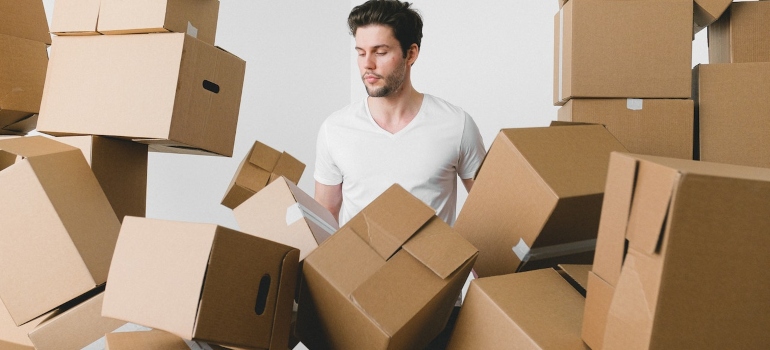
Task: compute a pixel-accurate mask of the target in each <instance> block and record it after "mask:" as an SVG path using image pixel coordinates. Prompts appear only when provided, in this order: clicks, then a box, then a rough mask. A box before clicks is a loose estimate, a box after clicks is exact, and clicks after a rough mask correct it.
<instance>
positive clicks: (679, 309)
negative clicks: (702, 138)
mask: <svg viewBox="0 0 770 350" xmlns="http://www.w3.org/2000/svg"><path fill="white" fill-rule="evenodd" d="M608 179H613V181H609V180H608V184H607V186H608V187H607V191H606V194H605V202H604V208H607V211H606V212H605V211H603V212H602V222H604V221H605V219H607V220H610V221H613V222H614V223H615V224H613V225H611V226H613V227H614V228H613V230H612V231H611V232H600V236H599V240H600V241H601V240H605V239H609V240H612V241H615V242H623V241H624V240H628V250H627V254H625V257H623V255H624V254H623V251H622V249H623V246H624V245H625V244H609V245H606V246H607V247H609V246H616V247H617V248H620V250H621V251H607V250H600V248H601V247H605V246H604V245H601V246H600V245H598V244H597V251H596V255H597V259H596V261H595V263H594V272H597V273H596V274H592V275H591V276H594V275H596V276H597V277H601V278H600V279H595V278H594V279H593V281H594V282H601V281H604V282H606V284H608V285H610V286H611V287H613V288H614V290H615V291H614V294H613V295H612V301H611V303H610V304H609V308H608V310H609V311H608V313H607V314H606V318H607V321H606V329H605V334H604V338H603V348H607V349H648V348H655V349H658V348H669V349H677V348H680V349H681V348H716V349H739V348H740V349H749V348H761V347H763V346H765V345H766V344H768V342H770V336H769V335H768V333H767V332H766V330H767V329H768V327H769V326H770V305H769V304H768V303H767V302H766V301H765V297H764V296H765V295H766V293H767V288H766V287H767V285H768V283H770V273H768V272H767V271H766V269H764V268H763V266H766V264H768V263H770V260H769V259H770V258H769V257H768V256H767V254H766V249H767V247H770V239H768V235H767V232H768V230H770V217H768V216H767V215H766V213H767V212H768V210H769V209H770V204H768V202H767V197H768V195H770V169H765V168H756V167H744V166H735V165H728V164H721V163H710V162H696V161H686V160H679V159H673V158H661V157H652V156H643V155H631V154H622V153H613V154H612V157H611V160H610V171H609V174H608ZM611 183H612V184H611ZM619 184H625V186H621V185H619ZM610 186H616V188H619V189H620V190H619V191H618V192H617V193H616V191H615V190H614V188H615V187H613V189H611V187H610ZM629 187H630V188H629ZM629 192H630V193H631V196H629V195H628V193H629ZM612 208H624V210H616V209H612ZM626 212H628V215H624V214H625V213H626ZM618 215H620V216H618ZM604 254H609V255H615V256H620V257H621V259H622V260H621V259H610V260H611V261H614V264H615V266H606V267H609V269H607V268H604V269H602V271H604V270H614V271H617V270H620V273H619V275H618V277H617V279H616V280H614V278H606V279H605V278H604V277H603V276H601V275H599V272H598V271H599V267H600V263H601V262H602V261H603V260H601V259H599V256H600V255H604ZM716 257H729V259H722V260H721V263H720V264H718V265H719V266H715V265H714V259H715V258H716ZM620 264H622V267H621V265H620ZM613 280H614V281H613ZM589 283H592V282H591V281H589ZM599 284H601V283H599ZM600 289H602V288H600ZM603 289H605V290H604V291H601V290H600V291H599V292H597V293H596V294H597V295H603V294H608V293H607V290H608V289H610V288H603ZM610 293H611V292H610ZM593 294H594V285H593V284H592V285H590V286H589V289H588V298H589V299H591V298H592V297H593ZM605 302H606V300H605ZM589 303H590V301H587V304H586V313H587V314H586V318H588V317H589V316H588V313H589V306H588V305H589ZM599 309H601V308H599ZM592 317H600V315H599V316H597V315H592ZM693 320H698V321H697V327H693ZM724 320H730V321H729V322H725V321H724ZM586 324H589V322H586ZM585 333H586V331H584V334H585Z"/></svg>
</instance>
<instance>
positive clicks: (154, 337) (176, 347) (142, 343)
mask: <svg viewBox="0 0 770 350" xmlns="http://www.w3.org/2000/svg"><path fill="white" fill-rule="evenodd" d="M105 338H106V347H105V350H224V349H227V348H225V347H221V346H217V345H212V344H207V343H201V342H196V341H192V340H185V339H182V338H180V337H178V336H176V335H173V334H171V333H168V332H164V331H161V330H157V329H151V330H149V331H138V332H114V333H108V334H107V335H105Z"/></svg>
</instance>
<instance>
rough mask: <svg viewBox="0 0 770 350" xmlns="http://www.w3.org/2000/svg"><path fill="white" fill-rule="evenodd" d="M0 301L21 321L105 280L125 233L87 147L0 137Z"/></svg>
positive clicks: (15, 320)
mask: <svg viewBox="0 0 770 350" xmlns="http://www.w3.org/2000/svg"><path fill="white" fill-rule="evenodd" d="M0 154H3V155H6V156H7V155H11V156H12V158H13V161H12V162H9V161H8V158H7V157H0V158H4V159H6V160H5V161H0V162H3V164H0V213H3V215H2V219H1V221H2V223H1V224H0V226H1V227H2V231H0V298H2V300H3V303H4V304H5V306H6V308H7V309H8V312H9V313H10V315H11V316H12V318H13V320H14V322H15V323H16V324H17V325H21V324H23V323H25V322H27V321H30V320H32V319H33V318H35V317H37V316H40V315H42V314H44V313H46V312H48V311H49V310H51V309H54V308H56V307H58V306H60V305H62V304H64V303H66V302H68V301H70V300H72V299H74V298H75V297H77V296H79V295H81V294H83V293H86V292H88V291H89V290H92V289H94V288H95V287H96V286H98V285H101V284H103V283H105V281H106V280H107V271H108V270H109V268H110V261H111V260H112V253H113V250H114V248H115V242H116V241H117V238H118V232H119V230H120V222H119V221H118V218H117V217H116V216H115V212H114V211H113V210H112V207H111V206H110V203H109V201H108V200H107V197H106V196H105V195H104V192H103V191H102V189H101V187H100V186H99V182H98V181H97V180H96V177H95V176H94V174H93V172H92V171H91V169H90V168H89V167H88V163H86V160H85V158H84V157H83V154H82V152H81V151H80V150H79V149H77V148H75V147H72V146H69V145H65V144H63V143H60V142H57V141H54V140H51V139H48V138H45V137H42V136H33V137H17V138H11V139H5V140H0Z"/></svg>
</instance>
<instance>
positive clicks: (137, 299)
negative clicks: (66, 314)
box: [102, 216, 299, 349]
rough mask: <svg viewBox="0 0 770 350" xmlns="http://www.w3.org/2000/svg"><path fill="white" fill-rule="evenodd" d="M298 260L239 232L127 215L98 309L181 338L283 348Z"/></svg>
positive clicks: (283, 249) (296, 255)
mask: <svg viewBox="0 0 770 350" xmlns="http://www.w3.org/2000/svg"><path fill="white" fill-rule="evenodd" d="M298 265H299V251H298V250H297V249H296V248H292V247H288V246H285V245H282V244H278V243H275V242H271V241H268V240H265V239H261V238H258V237H254V236H251V235H249V234H246V233H242V232H238V231H234V230H231V229H228V228H224V227H220V226H216V225H213V224H198V223H185V222H172V221H164V220H156V219H145V218H135V217H131V216H128V217H126V218H125V219H124V220H123V226H122V227H121V230H120V237H119V239H118V244H117V247H116V248H115V256H114V257H113V264H112V267H111V268H110V283H108V284H107V290H106V292H105V293H106V294H105V297H104V306H103V309H102V315H104V316H106V317H111V318H115V319H120V320H125V321H128V322H133V323H136V324H141V325H144V326H147V327H151V328H156V329H160V330H164V331H167V332H170V333H172V334H175V335H177V336H179V337H182V338H184V339H188V340H200V341H203V342H208V343H215V344H221V345H225V346H236V347H244V348H249V349H278V348H286V346H287V344H288V343H289V325H290V322H291V309H292V303H293V301H294V293H295V289H296V283H297V274H298V272H297V269H298ZM159 291H162V292H159ZM255 304H256V306H255Z"/></svg>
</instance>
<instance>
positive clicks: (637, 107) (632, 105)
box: [626, 98, 644, 111]
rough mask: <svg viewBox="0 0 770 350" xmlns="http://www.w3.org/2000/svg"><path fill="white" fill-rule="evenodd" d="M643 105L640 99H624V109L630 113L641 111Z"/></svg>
mask: <svg viewBox="0 0 770 350" xmlns="http://www.w3.org/2000/svg"><path fill="white" fill-rule="evenodd" d="M643 105H644V100H642V99H641V98H629V99H626V108H628V109H630V110H632V111H641V110H642V107H643Z"/></svg>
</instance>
